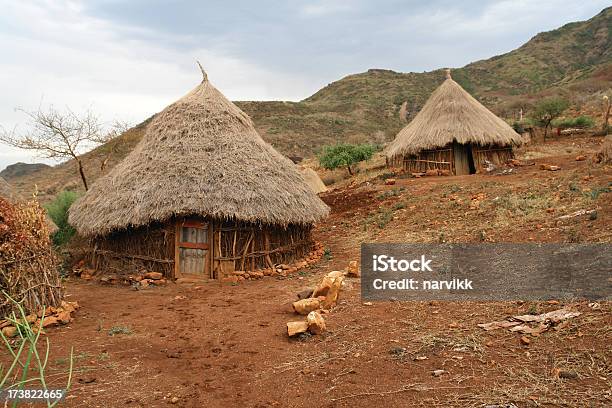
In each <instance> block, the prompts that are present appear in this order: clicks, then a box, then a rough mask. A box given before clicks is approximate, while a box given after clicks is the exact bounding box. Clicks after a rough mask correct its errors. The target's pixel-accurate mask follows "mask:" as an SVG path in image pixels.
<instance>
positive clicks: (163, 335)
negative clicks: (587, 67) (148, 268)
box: [48, 139, 612, 407]
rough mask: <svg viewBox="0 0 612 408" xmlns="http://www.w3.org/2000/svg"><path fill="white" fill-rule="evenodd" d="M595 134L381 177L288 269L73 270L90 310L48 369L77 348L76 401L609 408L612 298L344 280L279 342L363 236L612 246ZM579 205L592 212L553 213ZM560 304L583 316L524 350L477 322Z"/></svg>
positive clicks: (351, 191) (76, 291)
mask: <svg viewBox="0 0 612 408" xmlns="http://www.w3.org/2000/svg"><path fill="white" fill-rule="evenodd" d="M597 144H598V142H596V141H592V140H591V139H581V140H574V139H572V140H570V139H566V140H561V141H557V142H551V146H552V147H554V148H555V149H556V150H554V151H555V152H557V153H558V154H555V155H553V156H544V157H538V158H536V159H534V161H535V163H536V165H534V166H525V167H517V168H515V169H514V170H513V172H512V173H511V174H509V175H475V176H459V177H432V178H419V179H414V178H400V179H398V181H397V183H396V185H392V186H386V185H384V182H383V178H377V179H370V180H365V181H363V182H362V183H361V184H358V185H357V184H353V185H345V186H344V187H342V188H339V189H336V190H334V191H331V192H329V193H327V194H326V195H325V196H324V200H325V201H326V202H327V203H328V204H329V205H330V206H331V207H332V214H331V216H330V217H329V218H328V219H327V220H326V221H325V222H324V223H322V224H321V225H320V226H318V228H317V230H316V238H317V239H318V240H320V241H322V242H323V243H324V244H325V246H326V247H327V248H328V249H329V251H328V253H327V256H326V257H324V258H323V259H322V260H321V261H320V262H319V263H318V264H317V265H315V266H313V267H311V268H309V269H306V270H304V271H301V272H299V273H297V274H295V275H293V276H290V277H289V278H285V279H278V278H265V279H263V280H260V281H255V282H246V283H242V284H239V285H229V284H225V285H221V284H219V283H207V284H203V285H197V284H189V285H177V284H169V285H168V286H167V287H153V288H150V289H146V290H133V289H131V288H128V287H124V286H102V285H100V284H98V283H91V282H84V281H80V280H78V279H76V278H71V279H68V280H67V282H66V287H67V293H68V295H69V297H68V300H72V301H74V300H77V301H78V302H79V303H80V304H81V309H80V310H79V312H78V314H77V318H76V320H75V321H74V322H73V323H71V324H70V325H68V326H64V327H60V328H56V329H50V330H48V338H49V340H50V342H51V345H52V346H51V359H50V370H51V374H50V378H52V379H53V380H54V381H55V383H54V384H57V385H58V386H60V385H61V384H63V382H64V381H65V372H66V370H67V367H68V365H67V359H66V358H65V357H66V356H67V355H68V354H69V351H70V348H71V347H73V348H74V355H75V373H74V384H73V387H72V389H71V391H70V393H69V396H68V398H67V399H66V402H65V404H64V405H65V406H67V407H116V406H127V407H161V406H167V405H175V406H179V407H228V406H231V407H233V406H240V407H242V406H246V407H268V406H279V407H349V406H351V407H352V406H363V407H378V406H385V407H407V406H410V407H413V406H414V407H471V406H474V407H482V406H485V405H486V404H508V403H514V404H516V405H517V406H518V407H577V406H580V407H604V406H610V405H611V404H612V392H611V389H612V387H611V385H612V366H611V358H612V352H611V351H610V343H611V342H612V333H611V327H612V314H611V311H612V305H611V304H610V303H609V302H600V303H599V304H597V305H592V304H591V305H589V304H587V302H586V301H576V302H572V303H568V304H565V303H563V302H561V303H560V304H550V303H548V302H520V301H517V302H487V303H484V302H482V303H480V302H462V303H454V302H381V303H374V304H371V305H369V304H364V303H363V302H362V301H361V299H360V291H359V280H358V279H349V280H348V285H347V288H346V289H345V290H344V291H343V292H342V294H341V301H340V303H339V305H338V306H337V307H336V308H335V309H334V310H333V311H332V312H331V313H330V314H327V315H325V318H326V322H327V327H328V329H329V330H328V332H326V333H325V334H323V335H320V336H313V337H303V338H300V339H289V338H287V336H286V322H287V321H290V320H293V319H296V316H295V315H294V314H293V312H292V310H291V302H292V301H294V300H296V299H297V298H296V293H297V292H299V291H301V290H303V289H304V288H306V287H309V286H314V284H315V283H316V282H317V281H319V280H320V278H321V277H322V276H323V275H324V274H325V273H327V272H329V271H330V270H334V269H340V268H344V267H346V265H347V264H348V262H349V261H351V260H358V259H359V246H360V244H361V242H393V241H412V242H441V241H446V242H480V241H493V242H528V241H537V242H611V241H612V232H611V231H612V229H611V228H610V227H611V220H612V217H611V211H612V205H611V204H612V199H611V198H612V194H611V193H610V192H609V188H610V182H611V181H612V177H611V176H612V172H611V171H610V168H609V167H608V168H605V167H601V166H599V165H594V164H593V163H591V161H590V159H587V160H586V161H575V156H576V155H577V154H579V153H585V154H587V155H588V156H589V157H590V155H592V153H593V152H594V151H595V150H596V148H597ZM568 149H571V152H570V153H568V152H567V150H568ZM540 163H549V164H556V165H560V166H561V168H562V169H561V170H560V171H557V172H551V171H545V170H540V168H539V164H540ZM582 209H585V210H595V211H596V216H592V215H583V216H576V217H570V218H567V219H559V217H560V216H563V215H568V214H572V213H574V212H575V211H577V210H582ZM560 307H568V308H570V309H573V310H578V311H581V312H582V313H583V314H582V315H581V316H579V317H577V318H574V319H572V320H571V321H569V323H568V324H567V325H565V326H564V327H562V328H561V329H559V330H550V331H548V332H546V333H544V334H542V335H540V336H539V337H531V338H530V344H528V345H525V344H522V343H521V341H520V337H521V335H520V334H516V333H511V332H509V331H504V330H498V331H492V332H485V331H483V330H482V329H480V328H479V327H477V324H478V323H486V322H490V321H494V320H502V319H504V318H506V317H508V316H511V315H516V314H526V313H542V312H546V311H551V310H555V309H558V308H560ZM111 333H117V334H114V335H110V334H111ZM434 370H444V373H443V374H442V375H439V376H434V375H433V371H434ZM559 371H563V372H568V373H571V375H570V376H569V377H571V378H558V373H559ZM173 398H174V399H173ZM172 401H174V403H173V402H172Z"/></svg>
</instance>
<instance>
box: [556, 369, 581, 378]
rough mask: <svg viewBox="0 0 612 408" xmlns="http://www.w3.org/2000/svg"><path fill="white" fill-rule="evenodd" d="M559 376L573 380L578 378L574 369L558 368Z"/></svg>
mask: <svg viewBox="0 0 612 408" xmlns="http://www.w3.org/2000/svg"><path fill="white" fill-rule="evenodd" d="M559 378H564V379H566V380H575V379H576V378H578V373H577V372H575V371H569V370H560V371H559Z"/></svg>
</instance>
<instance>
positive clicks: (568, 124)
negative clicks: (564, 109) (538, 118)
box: [553, 115, 595, 129]
mask: <svg viewBox="0 0 612 408" xmlns="http://www.w3.org/2000/svg"><path fill="white" fill-rule="evenodd" d="M553 126H556V127H559V128H566V129H567V128H580V129H586V128H591V127H593V126H595V119H593V118H592V117H590V116H587V115H580V116H577V117H575V118H565V119H560V120H556V121H553Z"/></svg>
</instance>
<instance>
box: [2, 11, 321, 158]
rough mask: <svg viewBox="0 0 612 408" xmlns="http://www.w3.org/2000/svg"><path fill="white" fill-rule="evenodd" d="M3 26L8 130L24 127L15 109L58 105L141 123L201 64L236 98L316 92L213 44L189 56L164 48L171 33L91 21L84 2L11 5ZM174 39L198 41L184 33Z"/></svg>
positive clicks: (5, 152)
mask: <svg viewBox="0 0 612 408" xmlns="http://www.w3.org/2000/svg"><path fill="white" fill-rule="evenodd" d="M34 22H35V23H34ZM0 23H1V24H0V25H2V26H4V28H3V29H0V49H2V50H3V53H2V56H1V59H0V71H1V72H2V75H1V76H0V89H2V90H3V92H2V93H3V98H2V102H1V103H0V124H2V125H3V126H4V127H5V128H9V129H12V128H13V127H15V126H17V130H20V129H23V128H24V126H23V122H24V120H25V117H24V115H23V114H22V113H20V112H16V111H15V110H14V108H15V107H23V108H26V109H36V108H37V107H38V106H39V105H41V106H43V107H44V106H47V105H51V104H52V105H55V106H57V107H58V108H60V109H61V108H63V107H65V106H69V107H70V108H71V109H73V110H75V111H80V110H85V109H92V110H93V111H94V112H97V113H98V114H99V115H101V117H102V118H103V119H104V120H106V121H109V122H110V121H112V120H115V119H118V120H123V121H128V122H130V123H134V124H135V123H138V122H140V121H142V120H144V119H146V118H147V117H149V116H150V115H152V114H153V113H155V112H158V111H160V110H161V109H163V108H164V107H165V106H167V105H168V104H169V103H171V102H172V101H174V100H176V99H178V98H179V97H181V96H182V95H183V94H185V93H187V92H188V91H189V90H190V89H191V88H193V87H195V86H196V85H197V84H198V83H199V81H200V80H201V75H200V72H199V70H198V69H197V67H196V64H195V61H196V59H198V60H200V61H201V62H202V64H203V65H204V67H205V69H206V70H207V71H208V75H209V78H210V79H211V82H213V83H214V84H215V85H216V86H218V87H219V88H220V89H222V90H223V92H224V93H225V94H226V95H227V96H228V97H229V98H233V99H254V100H261V99H300V98H302V97H303V96H304V95H306V94H307V93H308V92H309V89H307V85H306V83H305V81H304V80H302V79H301V78H299V77H298V76H290V75H287V74H285V73H282V72H274V71H272V70H269V69H266V68H265V67H262V66H260V65H258V64H257V63H254V62H251V61H244V60H242V59H240V58H239V57H237V56H232V55H226V54H224V53H223V52H222V51H221V50H220V49H218V48H217V47H215V46H214V44H213V45H211V46H210V47H202V46H201V45H200V44H197V45H198V46H197V47H192V48H189V49H188V50H186V51H185V50H177V49H173V48H170V47H169V46H164V45H160V44H168V36H167V35H163V36H164V37H165V39H164V41H162V40H161V38H160V37H161V36H162V35H160V34H159V33H156V32H155V31H154V30H148V29H147V28H139V27H126V26H124V25H120V24H116V23H113V22H112V21H107V20H102V19H99V18H96V17H92V16H89V15H87V14H85V13H84V9H83V7H81V5H80V4H79V3H78V2H73V1H53V2H45V1H41V2H14V3H9V4H8V5H7V6H5V7H4V8H3V13H2V16H1V17H0ZM4 23H6V24H4ZM158 40H159V41H158ZM172 40H173V41H175V42H183V43H186V44H192V43H193V40H192V39H191V38H189V37H188V36H183V35H175V36H174V38H173V39H172ZM27 159H30V160H32V159H33V157H32V155H31V154H29V153H27V152H23V151H18V150H15V149H12V148H6V147H5V146H2V149H1V150H0V168H3V167H4V166H6V165H7V164H10V163H12V162H14V161H16V160H27Z"/></svg>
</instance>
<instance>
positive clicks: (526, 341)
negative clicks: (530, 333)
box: [520, 336, 531, 346]
mask: <svg viewBox="0 0 612 408" xmlns="http://www.w3.org/2000/svg"><path fill="white" fill-rule="evenodd" d="M520 340H521V344H522V345H524V346H528V345H529V344H530V343H531V340H529V337H527V336H522V337H521V339H520Z"/></svg>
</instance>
